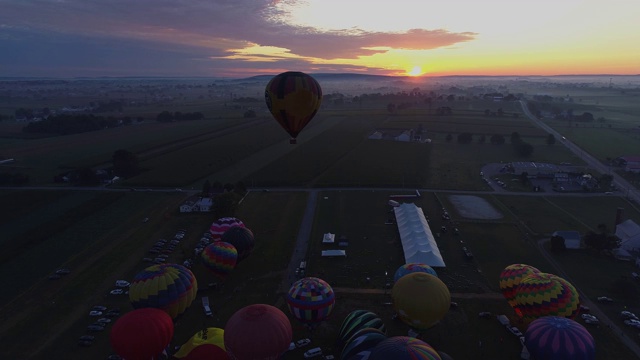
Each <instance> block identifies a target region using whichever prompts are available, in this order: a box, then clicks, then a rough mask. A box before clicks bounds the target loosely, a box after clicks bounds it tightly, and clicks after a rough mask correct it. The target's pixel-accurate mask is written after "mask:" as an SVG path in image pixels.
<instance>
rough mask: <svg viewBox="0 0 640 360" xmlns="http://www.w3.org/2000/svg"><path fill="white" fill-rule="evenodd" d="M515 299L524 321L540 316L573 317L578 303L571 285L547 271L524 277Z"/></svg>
mask: <svg viewBox="0 0 640 360" xmlns="http://www.w3.org/2000/svg"><path fill="white" fill-rule="evenodd" d="M515 300H516V307H517V308H518V310H519V311H520V313H521V314H522V319H523V320H524V321H525V322H531V321H533V320H535V319H537V318H539V317H542V316H561V317H567V318H573V317H575V316H576V315H577V314H578V308H579V305H580V296H579V295H578V291H577V290H576V289H575V288H574V287H573V285H571V284H570V283H569V282H568V281H566V280H565V279H562V278H560V277H558V276H556V275H553V274H547V273H534V274H530V275H528V276H526V277H524V278H523V279H522V280H521V281H520V284H519V285H518V288H517V289H516V298H515Z"/></svg>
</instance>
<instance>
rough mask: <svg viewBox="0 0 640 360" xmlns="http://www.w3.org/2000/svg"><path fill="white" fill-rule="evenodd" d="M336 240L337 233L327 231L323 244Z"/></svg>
mask: <svg viewBox="0 0 640 360" xmlns="http://www.w3.org/2000/svg"><path fill="white" fill-rule="evenodd" d="M335 240H336V234H332V233H326V234H324V236H323V237H322V243H323V244H333V243H334V242H335Z"/></svg>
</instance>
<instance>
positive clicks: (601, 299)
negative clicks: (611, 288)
mask: <svg viewBox="0 0 640 360" xmlns="http://www.w3.org/2000/svg"><path fill="white" fill-rule="evenodd" d="M598 301H599V302H601V303H612V302H613V299H612V298H610V297H607V296H598Z"/></svg>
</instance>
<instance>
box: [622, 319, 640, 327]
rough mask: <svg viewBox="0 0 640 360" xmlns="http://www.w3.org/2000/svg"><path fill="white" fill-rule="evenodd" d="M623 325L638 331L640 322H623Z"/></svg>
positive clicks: (632, 320)
mask: <svg viewBox="0 0 640 360" xmlns="http://www.w3.org/2000/svg"><path fill="white" fill-rule="evenodd" d="M624 324H625V325H627V326H631V327H634V328H636V329H640V321H638V320H635V319H629V320H625V321H624Z"/></svg>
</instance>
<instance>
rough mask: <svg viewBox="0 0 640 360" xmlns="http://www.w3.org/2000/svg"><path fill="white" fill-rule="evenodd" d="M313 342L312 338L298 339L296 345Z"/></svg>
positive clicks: (301, 345)
mask: <svg viewBox="0 0 640 360" xmlns="http://www.w3.org/2000/svg"><path fill="white" fill-rule="evenodd" d="M309 344H311V339H300V340H298V341H296V347H299V348H300V347H303V346H307V345H309Z"/></svg>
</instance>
